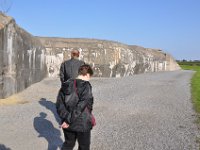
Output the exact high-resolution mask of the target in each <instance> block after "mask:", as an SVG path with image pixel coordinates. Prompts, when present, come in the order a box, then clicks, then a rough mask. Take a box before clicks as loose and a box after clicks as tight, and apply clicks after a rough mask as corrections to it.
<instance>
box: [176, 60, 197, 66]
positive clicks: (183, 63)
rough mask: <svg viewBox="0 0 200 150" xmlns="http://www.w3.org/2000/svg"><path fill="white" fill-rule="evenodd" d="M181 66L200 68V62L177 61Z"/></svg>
mask: <svg viewBox="0 0 200 150" xmlns="http://www.w3.org/2000/svg"><path fill="white" fill-rule="evenodd" d="M176 61H177V63H178V64H179V65H189V66H200V60H186V59H183V60H176Z"/></svg>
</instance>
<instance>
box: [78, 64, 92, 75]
mask: <svg viewBox="0 0 200 150" xmlns="http://www.w3.org/2000/svg"><path fill="white" fill-rule="evenodd" d="M87 73H88V74H89V75H90V76H92V75H93V70H92V68H91V66H90V65H88V64H84V65H82V66H80V67H79V69H78V74H79V75H83V76H85V75H86V74H87Z"/></svg>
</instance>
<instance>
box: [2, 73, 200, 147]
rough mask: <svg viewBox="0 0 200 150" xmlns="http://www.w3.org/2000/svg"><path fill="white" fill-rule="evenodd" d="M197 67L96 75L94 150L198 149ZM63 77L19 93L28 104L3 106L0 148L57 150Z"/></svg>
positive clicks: (59, 143)
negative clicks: (194, 80) (193, 85)
mask: <svg viewBox="0 0 200 150" xmlns="http://www.w3.org/2000/svg"><path fill="white" fill-rule="evenodd" d="M192 74H193V72H191V71H175V72H159V73H148V74H140V75H135V76H131V77H124V78H101V79H92V80H91V83H92V85H93V93H94V97H95V103H94V115H95V116H96V119H97V126H96V127H95V128H94V129H93V130H92V144H91V150H198V149H199V147H198V144H197V143H196V141H197V140H198V139H199V137H200V132H199V131H198V129H197V125H196V124H195V119H196V114H195V112H194V110H193V108H192V103H191V98H190V97H191V95H190V84H189V82H190V78H191V76H192ZM59 86H60V82H59V80H58V79H51V78H48V79H45V80H43V81H41V82H40V83H36V84H34V85H32V86H31V87H29V88H28V89H26V90H25V91H23V92H21V93H19V94H17V95H16V97H18V99H22V100H25V101H28V103H24V104H17V105H10V106H0V150H4V148H3V147H7V148H10V149H12V150H46V149H48V150H56V149H59V147H60V145H61V144H62V141H63V133H62V131H61V129H60V128H59V125H58V121H59V120H58V119H56V113H55V107H54V102H55V99H56V95H57V92H58V89H59Z"/></svg>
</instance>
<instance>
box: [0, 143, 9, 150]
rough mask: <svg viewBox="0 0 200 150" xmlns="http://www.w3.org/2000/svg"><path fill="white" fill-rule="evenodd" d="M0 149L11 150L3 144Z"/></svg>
mask: <svg viewBox="0 0 200 150" xmlns="http://www.w3.org/2000/svg"><path fill="white" fill-rule="evenodd" d="M0 150H11V149H10V148H8V147H6V146H5V145H3V144H0Z"/></svg>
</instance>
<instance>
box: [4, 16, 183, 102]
mask: <svg viewBox="0 0 200 150" xmlns="http://www.w3.org/2000/svg"><path fill="white" fill-rule="evenodd" d="M75 48H76V49H79V50H80V53H81V55H80V59H82V60H83V61H85V62H86V63H88V64H90V65H92V67H93V69H94V76H96V77H123V76H129V75H134V74H138V73H145V72H156V71H172V70H177V69H180V67H179V66H178V64H177V63H176V61H175V60H174V59H173V58H172V57H171V56H170V55H169V54H166V53H165V52H162V51H161V50H159V49H149V48H143V47H140V46H130V45H126V44H122V43H119V42H115V41H107V40H96V39H66V38H45V37H34V36H32V35H31V34H29V33H28V32H26V31H25V30H23V29H22V28H20V27H18V25H17V24H16V23H15V20H14V19H13V18H11V17H8V16H5V15H4V14H2V13H0V98H5V97H8V96H10V95H12V94H14V93H17V92H19V91H22V90H23V89H25V88H27V87H28V86H30V85H31V84H33V83H35V82H38V81H40V80H42V79H43V78H44V77H46V76H48V77H55V76H58V74H59V68H60V64H61V63H62V62H63V61H64V60H66V59H70V55H71V54H70V51H71V50H72V49H75Z"/></svg>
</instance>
